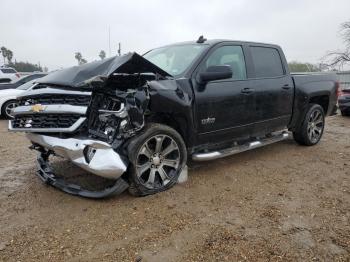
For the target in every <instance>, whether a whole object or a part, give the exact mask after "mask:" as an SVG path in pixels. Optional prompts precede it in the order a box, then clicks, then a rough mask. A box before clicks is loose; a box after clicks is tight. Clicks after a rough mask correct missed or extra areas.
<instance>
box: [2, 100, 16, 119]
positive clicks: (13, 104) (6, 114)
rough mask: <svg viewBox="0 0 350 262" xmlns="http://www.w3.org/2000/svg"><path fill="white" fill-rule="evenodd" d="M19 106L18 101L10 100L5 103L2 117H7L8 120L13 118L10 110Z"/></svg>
mask: <svg viewBox="0 0 350 262" xmlns="http://www.w3.org/2000/svg"><path fill="white" fill-rule="evenodd" d="M17 105H18V104H17V101H16V100H9V101H7V102H5V103H4V104H3V106H2V108H1V115H2V116H3V117H5V118H6V119H11V118H13V117H12V116H11V115H10V110H11V109H13V108H14V107H16V106H17Z"/></svg>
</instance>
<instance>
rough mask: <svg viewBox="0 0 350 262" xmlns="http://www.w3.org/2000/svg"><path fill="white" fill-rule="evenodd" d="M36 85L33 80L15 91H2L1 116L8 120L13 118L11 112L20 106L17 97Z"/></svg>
mask: <svg viewBox="0 0 350 262" xmlns="http://www.w3.org/2000/svg"><path fill="white" fill-rule="evenodd" d="M34 83H35V80H31V81H29V82H27V83H25V84H23V85H21V86H19V87H17V88H15V89H4V90H0V115H1V116H2V117H4V118H7V119H10V118H12V116H11V112H12V110H13V109H14V108H15V107H16V106H18V103H17V101H16V98H17V96H19V95H21V94H22V93H24V92H25V91H27V90H28V89H30V88H31V87H32V86H33V85H34Z"/></svg>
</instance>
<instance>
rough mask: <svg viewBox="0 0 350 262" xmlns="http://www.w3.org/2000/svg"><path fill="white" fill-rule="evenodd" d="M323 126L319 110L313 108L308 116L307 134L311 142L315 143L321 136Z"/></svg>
mask: <svg viewBox="0 0 350 262" xmlns="http://www.w3.org/2000/svg"><path fill="white" fill-rule="evenodd" d="M323 128H324V118H323V115H322V112H321V111H320V110H317V109H316V110H314V111H313V112H312V113H311V114H310V117H309V120H308V124H307V134H308V137H309V139H310V141H311V142H312V143H317V141H318V140H319V139H320V138H321V136H322V132H323Z"/></svg>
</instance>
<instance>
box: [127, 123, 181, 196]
mask: <svg viewBox="0 0 350 262" xmlns="http://www.w3.org/2000/svg"><path fill="white" fill-rule="evenodd" d="M127 150H128V157H129V161H130V166H129V170H128V175H129V181H130V186H129V192H130V194H132V195H134V196H147V195H151V194H155V193H158V192H162V191H164V190H167V189H169V188H171V187H173V186H174V185H175V184H176V183H177V180H178V177H179V175H180V173H181V171H182V169H183V167H184V166H185V165H186V162H187V150H186V145H185V143H184V141H183V139H182V137H181V136H180V134H179V133H178V132H176V131H175V130H174V129H172V128H171V127H168V126H166V125H162V124H156V123H152V124H149V125H147V126H146V127H145V129H144V131H143V132H142V133H141V134H140V135H138V136H137V137H135V138H134V139H133V140H132V141H131V142H130V143H129V145H128V148H127Z"/></svg>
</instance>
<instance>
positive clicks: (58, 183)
mask: <svg viewBox="0 0 350 262" xmlns="http://www.w3.org/2000/svg"><path fill="white" fill-rule="evenodd" d="M36 174H37V175H38V177H40V179H41V180H42V181H43V182H44V183H46V184H47V185H51V186H53V187H55V188H57V189H60V190H62V191H63V192H66V193H68V194H72V195H77V196H81V197H87V198H105V197H109V196H113V195H118V194H120V193H122V192H124V191H125V190H126V189H127V188H128V187H129V184H128V183H127V182H126V181H125V180H124V179H122V178H119V179H117V180H116V181H115V183H114V184H113V185H112V186H110V187H106V188H104V189H103V190H98V191H96V190H94V191H92V190H87V189H84V188H82V187H81V186H79V185H77V184H71V183H67V182H66V181H65V180H64V179H63V178H62V177H57V176H56V175H55V174H54V173H53V171H52V169H51V167H50V165H49V162H48V155H45V154H43V153H40V155H39V156H38V170H37V173H36Z"/></svg>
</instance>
